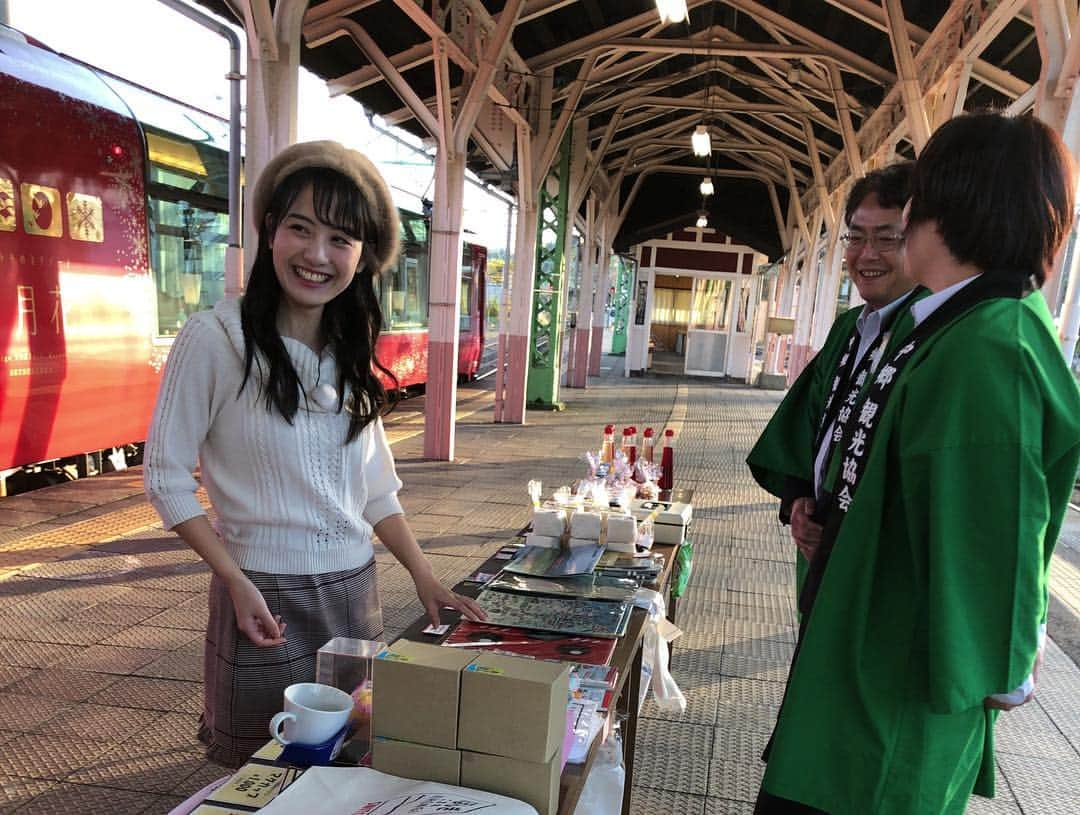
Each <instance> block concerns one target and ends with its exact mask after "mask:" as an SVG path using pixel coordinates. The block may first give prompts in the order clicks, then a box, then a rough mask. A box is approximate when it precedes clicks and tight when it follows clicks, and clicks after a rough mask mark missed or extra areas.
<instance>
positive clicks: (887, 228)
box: [746, 161, 925, 610]
mask: <svg viewBox="0 0 1080 815" xmlns="http://www.w3.org/2000/svg"><path fill="white" fill-rule="evenodd" d="M913 166H914V163H913V162H910V161H906V162H901V163H898V164H893V165H890V166H889V167H885V168H883V169H880V170H875V171H873V172H871V173H869V174H868V175H866V176H864V177H863V178H861V179H859V180H858V181H857V182H856V183H855V185H854V186H853V187H852V189H851V194H850V195H849V196H848V200H847V205H846V207H845V210H844V224H845V227H846V229H845V232H844V234H843V235H841V236H840V240H841V241H842V242H843V245H844V261H845V264H846V266H847V272H848V276H849V277H850V278H851V280H852V281H853V282H854V283H855V287H856V288H857V289H858V290H859V295H860V296H861V297H862V299H863V300H865V301H866V305H865V306H863V307H862V308H853V309H849V310H848V311H846V312H844V313H843V314H841V315H840V316H839V317H838V318H837V319H836V321H835V322H834V323H833V326H832V328H831V329H830V331H829V336H828V337H827V338H826V340H825V344H824V345H823V346H822V348H821V350H820V351H819V352H818V353H817V355H816V356H815V357H814V359H813V360H812V361H811V362H810V364H809V365H807V366H806V368H805V369H804V370H803V372H802V373H801V374H800V376H799V378H798V379H797V380H795V383H794V384H793V385H792V386H791V389H790V390H789V391H788V393H787V395H786V396H785V397H784V400H783V401H782V402H781V403H780V405H779V406H778V407H777V409H776V412H775V413H774V414H773V417H772V419H771V420H770V421H769V424H768V425H767V426H766V428H765V431H764V432H763V433H762V434H761V437H760V438H759V439H758V441H757V444H755V445H754V449H753V450H751V451H750V455H749V457H748V458H747V460H746V462H747V464H748V465H749V467H750V471H751V473H752V474H753V476H754V479H755V480H756V481H757V482H758V484H760V485H761V486H762V487H763V488H764V489H766V490H768V491H769V492H770V493H772V494H773V495H775V496H776V497H777V498H780V499H781V503H780V520H781V522H783V523H785V524H790V525H791V537H792V539H793V540H794V542H795V546H796V547H797V548H798V555H797V556H796V564H795V565H796V575H797V591H798V592H800V593H801V591H802V588H803V584H804V582H805V581H806V578H807V570H808V569H809V563H810V559H811V556H812V554H813V552H814V550H815V549H816V548H817V545H818V543H819V542H820V541H821V532H822V525H821V522H820V519H821V518H823V517H824V516H825V515H826V514H827V506H826V504H827V503H828V502H829V501H830V500H831V498H830V497H829V496H828V495H826V494H825V492H824V490H823V489H822V484H823V483H827V482H826V474H827V473H828V472H829V465H830V461H831V460H832V459H833V458H838V457H834V456H832V454H831V453H832V447H833V442H832V436H833V431H834V425H835V424H836V419H837V416H839V415H840V414H841V412H842V411H845V410H847V411H850V408H851V405H848V404H845V398H844V396H845V394H847V393H848V391H849V387H850V384H851V383H854V382H856V381H858V380H859V378H860V377H861V378H863V379H864V380H865V378H866V377H867V376H869V374H870V373H871V372H872V371H873V370H874V369H875V368H876V366H877V362H878V361H879V360H880V359H881V358H882V356H883V355H884V354H887V353H889V352H890V351H891V350H892V349H893V348H895V347H898V344H899V342H900V341H901V340H902V339H903V338H904V337H905V336H906V335H907V333H908V332H909V331H910V330H911V328H912V325H913V319H912V316H911V313H910V310H909V309H908V306H909V305H910V304H911V302H912V301H914V300H915V299H917V298H918V297H919V296H920V295H922V294H925V292H923V291H922V290H921V289H920V290H917V291H916V286H915V283H914V282H913V281H912V280H911V279H910V278H909V277H908V276H907V274H906V273H905V271H904V268H903V263H902V261H901V244H902V242H903V234H902V233H903V219H902V217H901V216H902V212H903V208H904V204H905V203H907V198H908V188H909V185H910V181H911V171H912V167H913ZM833 464H834V465H835V462H833ZM816 579H817V578H816V577H812V578H811V580H816ZM800 610H802V608H801V604H800Z"/></svg>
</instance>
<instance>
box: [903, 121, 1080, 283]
mask: <svg viewBox="0 0 1080 815" xmlns="http://www.w3.org/2000/svg"><path fill="white" fill-rule="evenodd" d="M1073 185H1074V175H1073V164H1072V159H1071V157H1070V156H1069V153H1068V151H1067V150H1066V149H1065V145H1064V144H1063V143H1062V141H1061V138H1060V137H1059V136H1058V135H1057V133H1055V132H1054V131H1053V130H1052V129H1051V128H1050V127H1049V126H1047V125H1046V124H1044V123H1043V122H1041V121H1039V120H1038V119H1036V118H1035V117H1034V116H1016V117H1012V116H1004V115H1002V114H1000V113H978V114H969V115H965V116H959V117H957V118H955V119H951V120H949V121H948V122H946V123H945V124H943V125H942V126H941V127H940V128H939V129H938V130H937V131H936V132H935V133H934V135H933V136H932V137H931V139H930V141H929V142H927V144H926V147H925V148H923V151H922V154H921V155H920V156H919V159H918V161H917V162H916V164H915V174H914V177H913V179H912V187H911V211H910V213H909V216H908V229H910V228H911V227H913V226H916V225H918V224H920V223H923V222H926V221H932V222H934V223H935V225H936V226H937V230H938V232H939V233H940V235H941V237H942V239H943V240H944V242H945V246H946V247H947V248H948V250H949V252H950V253H951V254H952V255H953V257H954V258H956V259H957V260H958V261H960V262H961V263H970V264H972V265H974V266H975V267H977V268H979V269H980V270H982V271H983V272H985V273H994V274H1005V275H1016V276H1017V277H1018V278H1019V279H1020V280H1024V279H1026V278H1028V277H1031V278H1033V279H1034V280H1035V282H1036V285H1038V286H1040V287H1041V286H1042V285H1043V283H1045V282H1046V276H1047V274H1048V273H1049V271H1050V269H1051V267H1052V264H1053V261H1054V255H1055V254H1056V253H1057V251H1058V249H1059V248H1060V247H1061V244H1062V242H1063V241H1064V240H1065V238H1066V236H1067V235H1068V233H1069V228H1070V226H1071V224H1072V215H1073Z"/></svg>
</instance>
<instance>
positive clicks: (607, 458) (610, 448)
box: [600, 424, 615, 464]
mask: <svg viewBox="0 0 1080 815" xmlns="http://www.w3.org/2000/svg"><path fill="white" fill-rule="evenodd" d="M614 459H615V425H610V424H609V425H604V443H603V445H601V447H600V461H601V462H606V463H608V464H610V463H611V462H612V461H614Z"/></svg>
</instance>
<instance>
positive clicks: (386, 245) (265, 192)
mask: <svg viewBox="0 0 1080 815" xmlns="http://www.w3.org/2000/svg"><path fill="white" fill-rule="evenodd" d="M306 167H328V168H329V169H331V170H337V171H338V172H339V173H341V174H342V175H344V176H345V177H347V178H349V179H352V181H353V182H355V184H356V186H357V187H359V189H360V194H361V195H362V196H363V197H364V200H366V201H367V202H368V205H369V206H370V207H371V215H372V218H374V220H375V226H376V228H377V229H378V238H379V239H378V241H377V242H375V241H372V238H371V237H368V236H366V235H365V236H364V237H365V240H366V241H370V242H372V245H373V248H374V250H375V256H376V259H377V266H378V268H377V269H376V272H378V273H381V272H384V271H386V270H387V269H389V268H390V267H391V266H393V265H394V263H395V262H396V261H397V255H398V244H399V241H400V231H401V230H400V227H399V225H398V211H397V207H396V206H394V199H393V198H392V197H391V196H390V188H389V187H388V186H386V181H385V180H383V177H382V175H381V174H380V173H379V171H378V170H377V169H375V165H374V164H372V163H371V160H370V159H368V157H367V156H365V155H364V154H363V153H359V152H357V151H356V150H350V149H348V148H347V147H344V146H343V145H341V144H338V143H337V142H336V141H311V142H301V143H299V144H293V145H291V146H289V147H286V148H285V149H284V150H282V151H281V152H280V153H278V154H277V155H276V156H274V158H272V159H271V160H270V161H269V163H267V165H266V167H264V168H263V171H262V173H260V174H259V180H258V181H257V182H256V183H255V190H254V192H252V194H251V217H252V219H253V220H254V222H255V228H256V229H259V228H261V226H262V223H263V220H264V219H265V218H266V210H267V209H268V208H269V206H270V199H271V198H272V197H273V195H274V190H276V189H277V187H278V185H279V184H281V182H282V181H284V180H285V179H286V178H288V177H289V176H290V175H292V174H293V173H295V172H296V171H297V170H303V169H304V168H306ZM376 244H377V245H376Z"/></svg>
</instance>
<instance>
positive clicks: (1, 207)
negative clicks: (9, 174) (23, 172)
mask: <svg viewBox="0 0 1080 815" xmlns="http://www.w3.org/2000/svg"><path fill="white" fill-rule="evenodd" d="M14 231H15V185H14V184H12V183H11V179H10V178H2V177H0V232H14Z"/></svg>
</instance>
